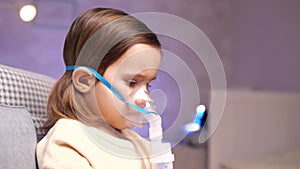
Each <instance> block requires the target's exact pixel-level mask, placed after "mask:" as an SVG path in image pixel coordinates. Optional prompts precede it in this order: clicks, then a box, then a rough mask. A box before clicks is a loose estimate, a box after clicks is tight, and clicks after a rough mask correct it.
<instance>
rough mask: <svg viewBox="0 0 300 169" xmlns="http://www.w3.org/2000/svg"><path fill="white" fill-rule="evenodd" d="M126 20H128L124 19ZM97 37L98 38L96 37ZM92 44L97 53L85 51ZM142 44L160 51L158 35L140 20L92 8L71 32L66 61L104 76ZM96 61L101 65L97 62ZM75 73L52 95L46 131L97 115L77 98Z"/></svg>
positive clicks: (64, 76)
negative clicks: (63, 121)
mask: <svg viewBox="0 0 300 169" xmlns="http://www.w3.org/2000/svg"><path fill="white" fill-rule="evenodd" d="M124 17H125V18H126V19H123V18H124ZM116 21H118V22H116ZM111 23H115V24H111ZM108 25H109V26H108ZM104 28H105V29H104ZM96 34H98V35H97V36H95V35H96ZM101 37H102V39H101ZM91 39H93V40H91ZM88 42H90V43H91V44H92V45H94V44H93V43H97V45H100V46H96V47H95V46H94V47H93V50H94V52H90V51H91V50H90V49H89V48H88V47H86V48H87V49H86V50H85V46H88V45H86V43H88ZM139 43H144V44H148V45H151V46H153V47H156V48H160V43H159V41H158V39H157V36H156V35H155V34H154V33H153V32H151V31H150V30H149V28H147V26H146V25H144V24H143V23H142V22H141V21H139V20H137V19H136V18H134V17H132V16H130V15H128V14H126V13H125V12H123V11H120V10H116V9H111V8H94V9H90V10H88V11H86V12H84V13H82V14H81V15H79V16H78V17H77V18H76V19H75V21H74V22H73V24H72V25H71V27H70V29H69V32H68V34H67V36H66V39H65V44H64V51H63V56H64V62H65V65H66V66H68V65H81V66H90V67H92V68H94V69H95V70H97V71H98V72H99V73H100V74H102V75H103V74H104V72H105V70H106V68H107V67H108V66H110V65H111V64H113V63H114V62H115V61H116V60H118V59H119V58H120V57H121V56H122V54H124V53H125V52H126V51H127V50H128V49H129V48H130V47H131V46H133V45H135V44H139ZM107 44H109V45H107ZM103 46H104V47H103ZM100 55H103V57H101V56H100ZM95 59H96V61H97V62H99V63H97V62H95ZM72 72H73V71H66V72H65V73H64V75H63V76H62V77H61V78H60V79H59V80H58V81H57V82H56V84H55V86H54V88H53V90H52V92H51V94H50V96H49V99H48V104H47V111H48V121H47V124H46V127H45V128H46V129H50V128H51V127H52V126H53V125H54V124H55V123H56V121H57V120H58V119H60V118H70V119H76V120H78V115H81V116H85V118H87V116H93V115H91V114H88V112H84V111H85V109H84V108H83V107H84V106H82V103H81V102H80V104H78V103H79V101H80V98H79V100H78V99H77V97H76V99H74V98H75V97H74V93H76V92H75V88H74V87H73V85H72ZM78 109H80V110H78ZM78 112H79V113H82V114H78ZM84 113H86V114H84Z"/></svg>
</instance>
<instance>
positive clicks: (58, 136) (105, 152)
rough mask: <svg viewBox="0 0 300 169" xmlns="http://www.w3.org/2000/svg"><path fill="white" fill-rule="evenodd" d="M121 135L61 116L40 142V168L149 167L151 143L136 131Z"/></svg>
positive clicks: (109, 168) (128, 131) (127, 130)
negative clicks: (116, 135)
mask: <svg viewBox="0 0 300 169" xmlns="http://www.w3.org/2000/svg"><path fill="white" fill-rule="evenodd" d="M122 132H123V134H124V135H125V137H126V138H127V139H128V140H130V141H128V140H124V139H119V138H116V137H114V136H111V135H109V134H107V133H104V132H102V131H100V130H98V129H96V128H93V127H88V126H86V125H83V124H82V123H80V122H78V121H76V120H70V119H60V120H58V121H57V122H56V124H55V125H54V126H53V127H52V128H51V129H50V130H49V132H48V133H47V135H46V136H45V137H44V138H43V139H42V140H41V141H40V142H39V143H38V145H37V159H38V165H39V169H120V168H126V169H127V168H128V169H144V168H145V169H148V168H151V167H150V163H149V158H148V155H149V147H150V144H149V142H147V141H146V140H144V139H143V138H141V137H140V136H139V135H138V134H137V133H135V132H134V131H132V130H129V129H126V130H124V131H122Z"/></svg>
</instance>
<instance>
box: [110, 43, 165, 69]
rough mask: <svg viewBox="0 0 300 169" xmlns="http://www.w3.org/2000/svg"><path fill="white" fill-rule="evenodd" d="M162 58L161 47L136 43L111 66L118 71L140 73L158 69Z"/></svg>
mask: <svg viewBox="0 0 300 169" xmlns="http://www.w3.org/2000/svg"><path fill="white" fill-rule="evenodd" d="M160 60H161V51H160V49H158V48H155V47H152V46H150V45H146V44H136V45H133V46H132V47H131V48H129V49H128V50H127V51H126V52H125V53H124V54H123V55H122V56H121V57H120V58H119V59H118V60H117V61H116V62H115V63H113V64H112V65H111V66H109V67H110V69H115V71H116V73H125V72H126V73H129V74H139V73H141V72H144V71H148V70H157V69H158V67H159V65H160Z"/></svg>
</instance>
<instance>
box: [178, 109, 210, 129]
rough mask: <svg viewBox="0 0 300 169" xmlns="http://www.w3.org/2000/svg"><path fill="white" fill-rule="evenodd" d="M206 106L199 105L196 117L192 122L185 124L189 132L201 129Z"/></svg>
mask: <svg viewBox="0 0 300 169" xmlns="http://www.w3.org/2000/svg"><path fill="white" fill-rule="evenodd" d="M205 110H206V107H205V106H204V105H199V106H197V108H196V117H195V119H194V121H193V122H192V123H188V124H186V125H184V127H183V129H184V131H185V132H187V133H192V132H196V131H199V130H200V128H201V125H202V118H203V116H204V113H205Z"/></svg>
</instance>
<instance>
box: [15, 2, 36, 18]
mask: <svg viewBox="0 0 300 169" xmlns="http://www.w3.org/2000/svg"><path fill="white" fill-rule="evenodd" d="M36 14H37V10H36V7H35V6H34V5H30V4H29V5H25V6H23V7H22V8H21V9H20V11H19V15H20V18H21V19H22V20H23V21H24V22H30V21H32V20H33V19H34V18H35V16H36Z"/></svg>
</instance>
